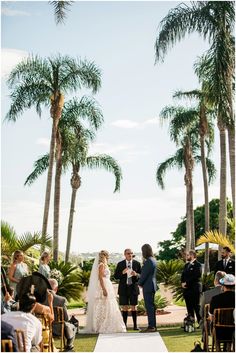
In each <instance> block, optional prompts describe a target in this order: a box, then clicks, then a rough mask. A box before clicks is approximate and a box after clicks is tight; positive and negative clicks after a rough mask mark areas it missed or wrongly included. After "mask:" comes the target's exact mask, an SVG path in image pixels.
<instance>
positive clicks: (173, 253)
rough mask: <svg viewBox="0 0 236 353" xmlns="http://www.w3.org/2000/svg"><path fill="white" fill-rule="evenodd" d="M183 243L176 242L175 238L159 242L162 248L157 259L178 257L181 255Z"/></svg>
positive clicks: (159, 246)
mask: <svg viewBox="0 0 236 353" xmlns="http://www.w3.org/2000/svg"><path fill="white" fill-rule="evenodd" d="M182 244H183V242H182V243H179V244H178V243H176V242H175V241H174V240H163V241H160V242H159V243H158V248H160V250H159V253H158V255H156V258H157V260H166V261H168V260H172V259H178V258H179V256H180V250H181V246H182Z"/></svg>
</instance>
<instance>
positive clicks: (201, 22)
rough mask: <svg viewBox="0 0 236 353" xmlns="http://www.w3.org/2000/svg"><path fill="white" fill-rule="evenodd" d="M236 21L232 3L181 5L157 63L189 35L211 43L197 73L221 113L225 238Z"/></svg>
mask: <svg viewBox="0 0 236 353" xmlns="http://www.w3.org/2000/svg"><path fill="white" fill-rule="evenodd" d="M234 18H235V8H234V3H233V2H232V1H192V2H191V3H190V5H189V4H186V3H181V4H180V5H178V6H177V7H176V8H174V9H172V10H170V12H169V13H168V15H167V16H166V17H165V18H164V19H163V20H162V21H161V23H160V31H159V34H158V36H157V39H156V43H155V49H156V61H159V60H163V59H164V56H165V55H166V53H167V51H168V49H169V47H172V46H173V45H174V44H175V43H176V42H177V41H180V40H181V39H183V38H184V37H185V35H186V34H189V33H192V32H194V31H197V32H198V33H200V34H201V35H202V36H203V37H204V39H206V38H207V39H208V40H209V43H210V49H209V50H208V52H207V53H206V55H205V56H203V59H202V63H201V64H200V70H198V72H197V73H198V76H199V77H200V79H201V81H202V82H204V85H205V90H206V91H207V92H208V94H211V97H214V102H215V104H216V109H217V121H218V128H219V132H220V151H221V152H220V153H221V154H220V155H221V172H220V217H219V228H220V232H221V233H222V234H226V134H225V132H226V128H227V129H228V138H229V154H230V167H231V189H232V199H233V203H234V212H235V127H234V121H235V118H234V110H233V83H234V67H235V62H234V52H235V49H234V43H235V39H234V36H233V32H234V23H235V21H234Z"/></svg>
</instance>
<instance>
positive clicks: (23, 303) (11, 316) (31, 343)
mask: <svg viewBox="0 0 236 353" xmlns="http://www.w3.org/2000/svg"><path fill="white" fill-rule="evenodd" d="M35 304H36V298H35V296H33V295H32V294H30V293H27V294H24V295H22V296H21V297H20V301H19V311H11V312H8V313H5V314H3V316H2V321H4V322H7V323H9V324H11V325H12V326H13V328H14V330H17V329H18V330H22V331H24V333H25V341H26V342H25V344H26V352H30V351H31V349H32V348H33V347H37V346H38V345H39V344H40V342H41V340H42V324H41V322H40V321H39V320H38V319H37V318H36V317H35V316H34V315H33V314H32V313H33V311H34V308H35Z"/></svg>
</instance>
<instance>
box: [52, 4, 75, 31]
mask: <svg viewBox="0 0 236 353" xmlns="http://www.w3.org/2000/svg"><path fill="white" fill-rule="evenodd" d="M73 2H74V1H64V0H58V1H49V4H50V5H52V6H53V8H54V16H55V21H56V24H57V25H58V24H61V23H64V21H65V19H66V16H67V12H68V11H69V10H70V6H71V5H72V3H73Z"/></svg>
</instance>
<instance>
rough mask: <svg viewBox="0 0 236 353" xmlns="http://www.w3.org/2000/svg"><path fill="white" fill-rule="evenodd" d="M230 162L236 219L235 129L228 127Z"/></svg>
mask: <svg viewBox="0 0 236 353" xmlns="http://www.w3.org/2000/svg"><path fill="white" fill-rule="evenodd" d="M228 145H229V162H230V177H231V192H232V201H233V216H234V218H235V127H234V126H231V127H228Z"/></svg>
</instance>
